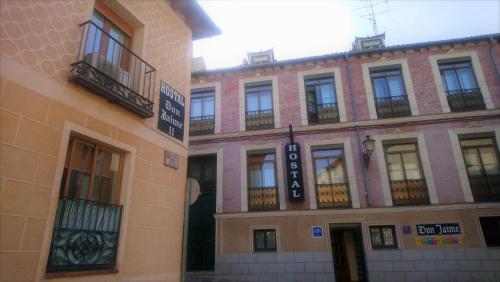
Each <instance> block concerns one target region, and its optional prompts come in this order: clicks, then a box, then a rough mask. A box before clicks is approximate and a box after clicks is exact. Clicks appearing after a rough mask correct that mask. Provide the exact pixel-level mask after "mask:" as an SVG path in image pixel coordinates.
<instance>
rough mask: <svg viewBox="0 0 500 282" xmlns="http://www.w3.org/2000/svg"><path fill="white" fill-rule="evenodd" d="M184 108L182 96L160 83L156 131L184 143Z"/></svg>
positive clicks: (162, 82)
mask: <svg viewBox="0 0 500 282" xmlns="http://www.w3.org/2000/svg"><path fill="white" fill-rule="evenodd" d="M184 108H185V98H184V96H182V95H181V94H180V93H179V92H178V91H177V90H175V89H174V88H172V87H171V86H170V85H168V84H166V83H165V82H164V81H160V107H159V113H158V129H159V130H161V131H163V132H165V133H166V134H168V135H170V136H172V137H174V138H176V139H178V140H180V141H184Z"/></svg>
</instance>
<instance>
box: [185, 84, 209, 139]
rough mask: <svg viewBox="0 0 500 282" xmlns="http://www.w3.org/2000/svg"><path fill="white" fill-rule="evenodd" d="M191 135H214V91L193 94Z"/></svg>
mask: <svg viewBox="0 0 500 282" xmlns="http://www.w3.org/2000/svg"><path fill="white" fill-rule="evenodd" d="M190 109H191V117H190V123H189V135H191V136H195V135H206V134H213V133H214V129H215V92H214V90H213V89H209V90H205V91H197V92H193V93H191V108H190Z"/></svg>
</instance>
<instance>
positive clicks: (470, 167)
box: [460, 137, 500, 202]
mask: <svg viewBox="0 0 500 282" xmlns="http://www.w3.org/2000/svg"><path fill="white" fill-rule="evenodd" d="M460 145H461V148H462V155H463V156H464V163H465V167H466V169H467V175H468V178H469V184H470V187H471V190H472V195H473V197H474V201H476V202H491V201H500V164H499V159H500V158H499V154H498V149H497V145H496V142H495V140H494V138H493V137H484V138H468V139H465V138H464V139H461V140H460Z"/></svg>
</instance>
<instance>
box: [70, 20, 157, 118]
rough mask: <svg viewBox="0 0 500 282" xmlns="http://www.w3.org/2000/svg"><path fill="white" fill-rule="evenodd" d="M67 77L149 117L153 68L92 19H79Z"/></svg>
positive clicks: (151, 100)
mask: <svg viewBox="0 0 500 282" xmlns="http://www.w3.org/2000/svg"><path fill="white" fill-rule="evenodd" d="M80 26H81V28H82V39H81V43H80V49H79V51H78V58H77V61H76V62H75V63H73V64H71V66H72V69H71V74H70V76H69V78H68V79H69V81H72V82H74V83H77V84H80V85H82V86H84V87H86V88H89V89H90V90H92V91H94V92H95V93H96V94H98V95H101V96H103V97H105V98H107V99H108V100H110V101H112V102H115V103H117V104H120V105H122V106H124V107H125V108H126V109H128V110H130V111H132V112H134V113H136V114H138V115H139V116H141V117H143V118H147V117H152V116H153V115H154V113H153V101H154V92H155V78H156V70H155V68H153V67H152V66H151V65H149V64H148V63H146V62H145V61H144V60H143V59H141V58H140V57H139V56H138V55H136V54H135V53H134V52H132V51H131V50H130V49H128V48H127V47H125V46H124V45H123V44H122V43H120V42H119V41H118V40H116V39H115V38H114V37H113V36H111V35H110V34H108V33H107V32H105V31H104V30H103V29H102V28H100V27H98V26H97V25H96V24H95V23H93V22H92V21H87V22H84V23H82V24H81V25H80Z"/></svg>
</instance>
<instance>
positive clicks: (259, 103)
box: [245, 83, 274, 130]
mask: <svg viewBox="0 0 500 282" xmlns="http://www.w3.org/2000/svg"><path fill="white" fill-rule="evenodd" d="M245 104H246V111H245V124H246V130H258V129H269V128H274V112H273V89H272V84H271V83H269V84H259V85H245Z"/></svg>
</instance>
